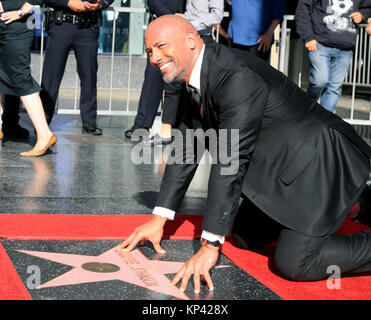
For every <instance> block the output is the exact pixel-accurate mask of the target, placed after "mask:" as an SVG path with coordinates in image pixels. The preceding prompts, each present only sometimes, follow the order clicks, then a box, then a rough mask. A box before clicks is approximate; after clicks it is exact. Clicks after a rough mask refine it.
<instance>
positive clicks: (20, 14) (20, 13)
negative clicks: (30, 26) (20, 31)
mask: <svg viewBox="0 0 371 320" xmlns="http://www.w3.org/2000/svg"><path fill="white" fill-rule="evenodd" d="M18 15H19V16H20V17H23V11H22V8H20V9H19V10H18Z"/></svg>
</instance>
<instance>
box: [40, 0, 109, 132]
mask: <svg viewBox="0 0 371 320" xmlns="http://www.w3.org/2000/svg"><path fill="white" fill-rule="evenodd" d="M112 2H113V0H89V1H81V0H54V1H52V3H49V2H48V1H46V3H47V5H50V7H51V8H52V9H53V10H50V9H47V12H48V14H47V22H48V26H47V29H48V31H47V32H48V43H47V47H46V51H45V59H44V66H43V72H42V81H41V87H42V91H41V93H40V96H41V100H42V102H43V106H44V111H45V115H46V119H47V121H48V123H49V124H50V122H51V121H52V118H53V114H54V110H55V103H56V100H57V96H58V91H59V86H60V84H61V81H62V78H63V74H64V70H65V67H66V62H67V58H68V54H69V51H70V49H71V48H72V49H73V51H74V53H75V57H76V64H77V72H78V75H79V77H80V81H81V94H80V113H81V118H82V132H83V133H87V134H92V135H101V134H102V129H100V128H98V127H97V122H96V121H97V71H98V35H99V27H100V25H101V21H102V10H103V9H105V8H107V7H109V6H110V5H111V4H112Z"/></svg>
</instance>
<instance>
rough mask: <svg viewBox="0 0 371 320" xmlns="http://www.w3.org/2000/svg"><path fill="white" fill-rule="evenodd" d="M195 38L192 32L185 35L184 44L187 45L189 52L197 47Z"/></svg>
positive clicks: (195, 35)
mask: <svg viewBox="0 0 371 320" xmlns="http://www.w3.org/2000/svg"><path fill="white" fill-rule="evenodd" d="M197 36H198V34H195V33H194V32H188V33H186V35H185V41H186V44H187V45H188V47H189V48H190V49H191V50H194V49H196V47H197V45H196V37H197Z"/></svg>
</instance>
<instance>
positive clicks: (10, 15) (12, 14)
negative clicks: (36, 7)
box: [0, 2, 33, 24]
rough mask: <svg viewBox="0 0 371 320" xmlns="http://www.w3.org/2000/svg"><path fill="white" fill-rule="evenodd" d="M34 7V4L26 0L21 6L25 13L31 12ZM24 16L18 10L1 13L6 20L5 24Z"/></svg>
mask: <svg viewBox="0 0 371 320" xmlns="http://www.w3.org/2000/svg"><path fill="white" fill-rule="evenodd" d="M32 8H33V5H32V4H30V3H28V2H25V3H24V4H23V6H22V7H21V10H22V12H23V15H25V14H28V13H29V12H31V10H32ZM21 18H22V17H21V16H20V15H19V13H18V11H16V10H14V11H8V12H4V13H2V14H1V18H0V19H1V20H2V21H4V22H5V24H9V23H11V22H13V21H16V20H18V19H21Z"/></svg>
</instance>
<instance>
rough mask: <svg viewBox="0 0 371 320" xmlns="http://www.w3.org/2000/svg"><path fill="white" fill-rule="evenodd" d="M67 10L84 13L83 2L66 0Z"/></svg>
mask: <svg viewBox="0 0 371 320" xmlns="http://www.w3.org/2000/svg"><path fill="white" fill-rule="evenodd" d="M67 6H68V8H70V9H71V10H72V11H75V12H83V11H86V8H85V5H84V2H82V1H81V0H68V4H67Z"/></svg>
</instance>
